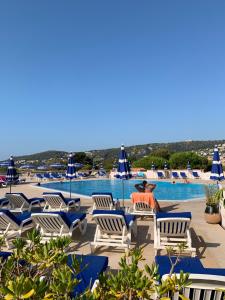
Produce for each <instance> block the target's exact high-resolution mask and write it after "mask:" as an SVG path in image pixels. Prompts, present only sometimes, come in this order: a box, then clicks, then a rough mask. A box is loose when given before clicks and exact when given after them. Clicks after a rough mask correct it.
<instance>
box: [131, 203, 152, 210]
mask: <svg viewBox="0 0 225 300" xmlns="http://www.w3.org/2000/svg"><path fill="white" fill-rule="evenodd" d="M135 206H136V209H138V210H143V211H148V210H149V211H152V208H151V207H150V206H149V205H148V203H145V202H136V203H135Z"/></svg>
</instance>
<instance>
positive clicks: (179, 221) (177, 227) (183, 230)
mask: <svg viewBox="0 0 225 300" xmlns="http://www.w3.org/2000/svg"><path fill="white" fill-rule="evenodd" d="M190 222H191V220H190V219H189V218H161V219H157V230H159V232H160V236H161V237H162V236H166V237H182V236H186V234H187V230H188V229H189V227H190Z"/></svg>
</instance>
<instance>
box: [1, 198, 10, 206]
mask: <svg viewBox="0 0 225 300" xmlns="http://www.w3.org/2000/svg"><path fill="white" fill-rule="evenodd" d="M8 205H9V200H8V199H6V198H2V199H0V209H1V208H8Z"/></svg>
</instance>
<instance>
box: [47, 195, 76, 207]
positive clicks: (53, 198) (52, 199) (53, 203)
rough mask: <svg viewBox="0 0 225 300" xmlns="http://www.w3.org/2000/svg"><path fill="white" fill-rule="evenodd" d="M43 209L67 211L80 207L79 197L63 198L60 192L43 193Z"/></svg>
mask: <svg viewBox="0 0 225 300" xmlns="http://www.w3.org/2000/svg"><path fill="white" fill-rule="evenodd" d="M43 199H44V200H45V206H44V209H43V210H44V211H69V210H70V209H72V208H75V209H76V210H79V209H80V198H71V199H70V198H65V197H64V196H63V195H62V194H61V193H43Z"/></svg>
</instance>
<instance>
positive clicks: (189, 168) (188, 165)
mask: <svg viewBox="0 0 225 300" xmlns="http://www.w3.org/2000/svg"><path fill="white" fill-rule="evenodd" d="M187 170H188V171H191V164H190V161H188V163H187Z"/></svg>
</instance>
